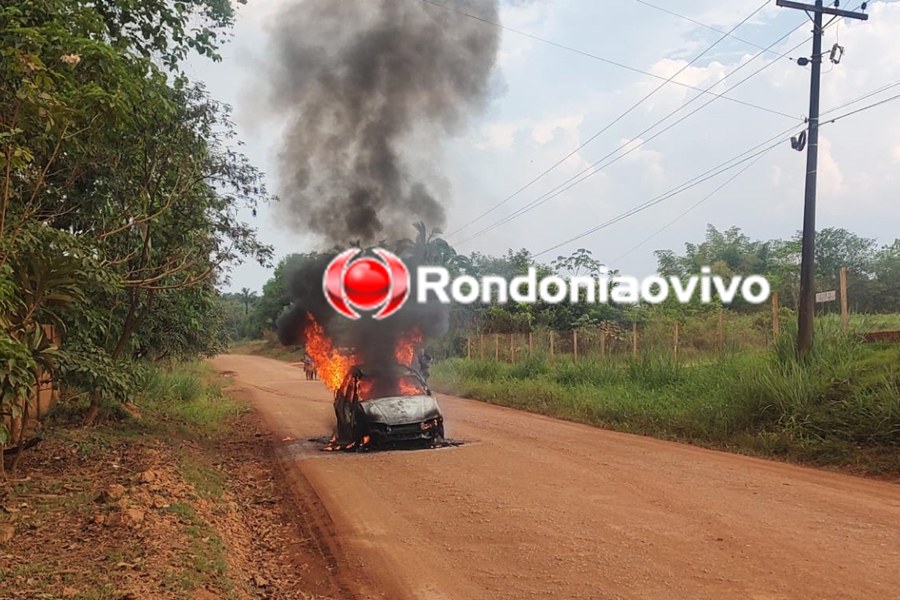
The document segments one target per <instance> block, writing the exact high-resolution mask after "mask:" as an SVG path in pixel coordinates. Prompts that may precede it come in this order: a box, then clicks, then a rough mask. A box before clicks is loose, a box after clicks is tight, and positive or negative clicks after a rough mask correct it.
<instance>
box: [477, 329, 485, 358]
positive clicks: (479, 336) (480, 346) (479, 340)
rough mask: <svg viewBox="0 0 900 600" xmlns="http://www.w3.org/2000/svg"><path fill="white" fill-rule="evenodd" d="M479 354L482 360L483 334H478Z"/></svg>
mask: <svg viewBox="0 0 900 600" xmlns="http://www.w3.org/2000/svg"><path fill="white" fill-rule="evenodd" d="M478 343H479V354H480V358H481V360H484V333H479V334H478Z"/></svg>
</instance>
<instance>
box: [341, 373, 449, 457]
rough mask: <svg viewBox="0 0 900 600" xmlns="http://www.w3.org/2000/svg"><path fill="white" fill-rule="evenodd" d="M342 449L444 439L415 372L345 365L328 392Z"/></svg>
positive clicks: (440, 422)
mask: <svg viewBox="0 0 900 600" xmlns="http://www.w3.org/2000/svg"><path fill="white" fill-rule="evenodd" d="M334 412H335V416H336V417H337V431H336V433H335V439H334V440H333V442H332V443H334V442H346V443H347V445H346V446H342V447H343V448H352V447H354V446H356V447H363V446H367V445H369V444H371V445H373V446H386V445H393V444H395V443H410V442H413V443H415V442H419V443H422V442H426V443H429V444H431V445H439V444H441V443H443V441H444V416H443V414H442V413H441V409H440V407H439V406H438V403H437V399H436V398H435V397H434V395H433V394H432V392H431V389H430V388H429V387H428V385H427V384H426V383H425V381H424V380H423V379H422V377H421V375H419V373H418V372H416V371H415V370H413V369H411V368H410V367H407V366H404V365H401V364H390V365H384V366H382V365H379V366H366V365H357V366H354V367H351V368H350V370H349V371H348V372H347V374H346V376H345V377H344V380H343V382H342V383H341V385H340V387H338V389H337V390H335V393H334Z"/></svg>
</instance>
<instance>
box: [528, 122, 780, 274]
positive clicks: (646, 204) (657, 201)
mask: <svg viewBox="0 0 900 600" xmlns="http://www.w3.org/2000/svg"><path fill="white" fill-rule="evenodd" d="M777 137H778V138H779V139H778V140H777V141H776V142H775V143H773V144H770V145H769V146H767V147H766V148H764V149H762V150H760V151H758V152H756V153H753V154H750V155H749V156H747V157H745V158H743V159H741V160H738V161H737V162H735V163H734V164H733V165H730V166H722V165H727V164H728V163H730V162H733V161H735V160H736V159H737V157H735V158H733V159H731V160H729V161H726V162H725V163H722V165H719V166H717V167H714V168H713V169H710V171H707V172H706V173H707V174H704V175H703V176H698V177H695V178H694V179H693V180H690V181H689V182H687V183H684V184H682V185H680V186H678V187H676V188H673V189H672V190H669V191H668V192H666V193H664V194H662V195H660V196H657V197H655V198H653V199H652V200H648V201H647V202H644V203H643V204H639V205H638V206H635V207H633V208H631V209H629V210H627V211H625V212H624V213H621V214H619V215H617V216H615V217H613V218H612V219H610V220H608V221H605V222H604V223H601V224H600V225H596V226H594V227H591V228H590V229H588V230H587V231H584V232H582V233H580V234H578V235H576V236H574V237H571V238H569V239H567V240H565V241H564V242H560V243H559V244H556V245H554V246H551V247H550V248H547V249H546V250H543V251H541V252H538V253H537V254H534V255H532V256H533V257H535V258H536V257H538V256H542V255H544V254H547V253H548V252H552V251H554V250H556V249H558V248H561V247H563V246H565V245H566V244H570V243H572V242H575V241H578V240H580V239H582V238H584V237H587V236H589V235H591V234H593V233H596V232H598V231H600V230H601V229H606V228H607V227H609V226H611V225H615V224H616V223H618V222H620V221H623V220H625V219H627V218H628V217H631V216H634V215H636V214H638V213H641V212H644V211H645V210H647V209H649V208H652V207H654V206H656V205H657V204H660V203H662V202H665V201H666V200H669V199H671V198H674V197H675V196H677V195H679V194H682V193H684V192H686V191H688V190H690V189H693V188H695V187H697V186H698V185H700V184H701V183H704V182H706V181H709V180H710V179H712V178H714V177H716V176H717V175H721V174H722V173H725V172H727V171H730V170H732V169H734V168H736V167H737V166H739V165H741V164H743V163H746V162H747V161H750V160H752V159H753V158H755V157H757V156H760V155H762V154H765V153H767V152H769V151H770V150H772V149H773V148H776V147H777V146H778V145H779V144H782V143H784V142H785V141H786V140H788V139H790V138H785V137H783V134H779V135H778V136H777ZM763 143H765V142H763ZM760 145H762V144H760ZM758 146H759V145H758ZM758 146H757V147H758ZM742 154H747V152H744V153H742ZM738 156H741V155H738Z"/></svg>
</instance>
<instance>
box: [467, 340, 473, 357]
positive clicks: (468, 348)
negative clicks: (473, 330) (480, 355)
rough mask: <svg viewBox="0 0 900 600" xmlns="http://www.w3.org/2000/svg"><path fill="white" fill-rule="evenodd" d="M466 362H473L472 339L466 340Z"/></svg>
mask: <svg viewBox="0 0 900 600" xmlns="http://www.w3.org/2000/svg"><path fill="white" fill-rule="evenodd" d="M466 360H472V338H470V337H467V338H466Z"/></svg>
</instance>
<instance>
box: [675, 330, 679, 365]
mask: <svg viewBox="0 0 900 600" xmlns="http://www.w3.org/2000/svg"><path fill="white" fill-rule="evenodd" d="M675 362H678V321H677V320H676V321H675Z"/></svg>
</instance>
